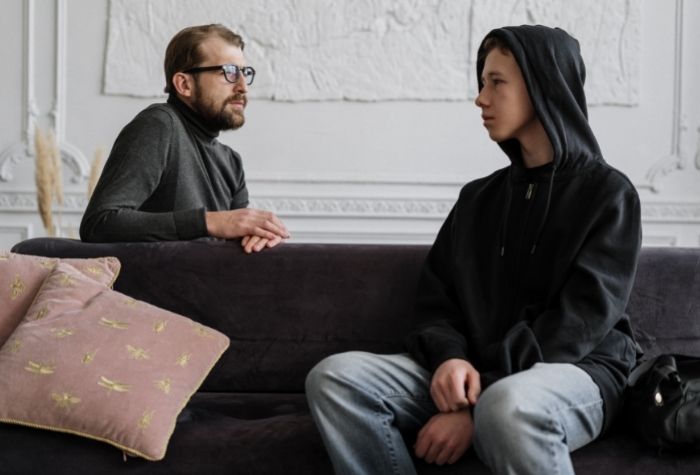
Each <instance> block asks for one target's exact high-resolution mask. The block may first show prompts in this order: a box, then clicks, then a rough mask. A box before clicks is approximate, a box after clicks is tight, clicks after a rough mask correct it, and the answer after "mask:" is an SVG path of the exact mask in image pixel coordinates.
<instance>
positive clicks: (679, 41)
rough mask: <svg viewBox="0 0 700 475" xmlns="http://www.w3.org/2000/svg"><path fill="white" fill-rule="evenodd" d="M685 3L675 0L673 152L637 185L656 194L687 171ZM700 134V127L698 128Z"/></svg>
mask: <svg viewBox="0 0 700 475" xmlns="http://www.w3.org/2000/svg"><path fill="white" fill-rule="evenodd" d="M683 2H684V0H675V5H674V8H675V28H674V44H673V116H672V117H671V120H672V125H671V151H670V153H669V155H667V156H664V157H661V158H660V159H659V160H657V161H656V162H655V163H654V164H653V165H652V166H651V167H650V168H649V170H648V171H647V174H646V180H647V181H646V182H643V183H636V184H635V186H636V187H637V188H640V189H641V188H646V189H649V190H651V191H652V192H654V193H659V192H660V191H661V190H662V186H661V182H662V180H663V179H664V178H665V177H667V176H668V175H669V174H671V173H673V172H675V171H678V170H683V169H685V168H686V162H687V161H688V158H687V155H686V154H685V153H684V150H683V147H682V135H683V133H684V132H686V131H687V130H688V127H687V125H686V124H684V123H683V117H684V114H683V110H684V101H683V43H684V42H683V40H684V38H683V35H684V31H685V29H684V25H683ZM698 133H699V134H700V128H698ZM698 157H700V140H699V142H698V152H697V155H696V163H697V166H698V169H700V158H698Z"/></svg>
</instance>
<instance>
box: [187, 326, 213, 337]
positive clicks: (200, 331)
mask: <svg viewBox="0 0 700 475" xmlns="http://www.w3.org/2000/svg"><path fill="white" fill-rule="evenodd" d="M192 330H193V331H194V334H195V335H197V336H201V337H202V338H212V337H213V335H212V334H211V333H210V332H209V330H207V328H205V327H203V326H201V325H196V326H193V327H192Z"/></svg>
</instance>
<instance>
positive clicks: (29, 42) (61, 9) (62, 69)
mask: <svg viewBox="0 0 700 475" xmlns="http://www.w3.org/2000/svg"><path fill="white" fill-rule="evenodd" d="M55 8H56V15H55V17H56V36H55V39H54V45H55V61H54V63H55V67H56V71H55V83H54V98H53V107H52V109H51V111H50V112H49V113H48V115H49V116H50V117H51V122H52V125H53V129H54V133H55V135H56V141H57V142H58V146H59V150H60V155H61V161H62V163H64V164H65V165H67V166H68V169H69V170H70V171H71V172H72V174H73V177H72V178H71V181H72V182H73V183H82V182H84V181H85V180H86V178H87V176H88V173H89V169H90V165H89V163H88V161H87V160H86V158H85V155H84V154H83V152H82V151H81V150H80V149H79V148H78V147H76V146H74V145H72V144H71V143H69V142H68V141H67V140H66V138H65V117H64V114H65V101H66V87H65V84H66V33H67V27H66V23H67V21H66V20H67V18H66V0H55ZM23 14H24V19H23V21H24V26H25V35H24V38H23V41H24V47H23V52H24V62H23V80H24V84H23V91H22V95H23V99H24V101H23V102H24V104H25V110H24V120H23V123H24V130H23V133H22V138H21V140H20V142H19V143H15V144H13V145H11V146H9V147H8V148H6V149H5V150H3V151H2V152H1V153H0V182H12V181H13V179H14V175H13V173H12V172H13V169H14V167H15V166H16V165H17V164H19V163H20V162H21V161H23V160H25V159H31V160H34V157H35V154H34V136H35V131H36V126H37V122H38V120H39V118H40V117H41V110H40V108H39V106H38V105H37V102H36V96H35V89H36V88H35V79H36V76H35V72H34V62H35V50H36V36H37V34H38V32H37V31H36V30H35V27H34V25H35V20H36V16H35V15H36V9H35V1H34V0H25V2H24V12H23Z"/></svg>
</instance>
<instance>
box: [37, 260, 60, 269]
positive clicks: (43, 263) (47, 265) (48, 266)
mask: <svg viewBox="0 0 700 475" xmlns="http://www.w3.org/2000/svg"><path fill="white" fill-rule="evenodd" d="M39 265H40V266H41V267H43V268H44V269H49V270H52V269H53V268H54V267H56V261H50V260H46V259H43V260H41V261H39Z"/></svg>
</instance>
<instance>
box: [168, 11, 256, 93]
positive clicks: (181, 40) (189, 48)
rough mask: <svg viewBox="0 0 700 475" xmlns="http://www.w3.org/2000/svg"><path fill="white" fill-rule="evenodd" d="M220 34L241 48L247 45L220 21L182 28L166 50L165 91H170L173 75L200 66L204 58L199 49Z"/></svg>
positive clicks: (172, 88)
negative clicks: (205, 42)
mask: <svg viewBox="0 0 700 475" xmlns="http://www.w3.org/2000/svg"><path fill="white" fill-rule="evenodd" d="M212 36H218V37H219V38H221V39H222V40H224V41H225V42H227V43H229V44H230V45H232V46H237V47H238V48H240V49H241V50H243V48H244V47H245V43H244V42H243V38H241V37H240V35H237V34H236V33H234V32H233V31H231V30H229V29H228V28H226V27H225V26H224V25H221V24H219V23H216V24H211V25H200V26H190V27H188V28H185V29H184V30H180V31H179V32H178V33H177V34H176V35H175V36H173V39H172V40H170V43H168V47H167V48H166V50H165V62H164V64H163V67H164V69H165V92H167V93H170V92H172V91H173V90H174V89H175V88H174V87H173V76H174V75H175V73H178V72H180V71H186V70H188V69H190V68H194V67H196V66H199V64H200V63H201V62H202V61H203V60H204V58H203V57H202V52H201V51H200V49H199V45H201V44H202V43H203V42H204V41H205V40H207V39H209V38H211V37H212Z"/></svg>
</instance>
